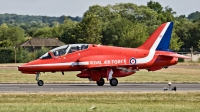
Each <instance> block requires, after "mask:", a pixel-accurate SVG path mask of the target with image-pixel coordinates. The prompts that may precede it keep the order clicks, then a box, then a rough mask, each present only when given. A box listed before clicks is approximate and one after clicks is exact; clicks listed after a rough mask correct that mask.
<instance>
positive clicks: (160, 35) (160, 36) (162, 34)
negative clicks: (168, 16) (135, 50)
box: [139, 22, 173, 51]
mask: <svg viewBox="0 0 200 112" xmlns="http://www.w3.org/2000/svg"><path fill="white" fill-rule="evenodd" d="M172 29H173V22H166V23H163V24H162V25H160V26H159V27H158V28H157V29H156V31H155V32H154V33H153V34H152V35H151V36H150V37H149V38H148V39H147V40H146V42H144V44H142V45H141V46H140V47H139V48H140V49H148V50H160V51H170V50H169V44H170V40H171V34H172Z"/></svg>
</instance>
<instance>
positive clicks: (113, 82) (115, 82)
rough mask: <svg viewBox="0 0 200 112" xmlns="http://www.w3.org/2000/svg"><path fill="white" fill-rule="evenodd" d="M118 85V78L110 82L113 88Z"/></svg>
mask: <svg viewBox="0 0 200 112" xmlns="http://www.w3.org/2000/svg"><path fill="white" fill-rule="evenodd" d="M117 84H118V80H117V79H116V78H112V79H111V80H110V85H111V86H117Z"/></svg>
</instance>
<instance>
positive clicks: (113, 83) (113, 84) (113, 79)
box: [96, 78, 118, 86]
mask: <svg viewBox="0 0 200 112" xmlns="http://www.w3.org/2000/svg"><path fill="white" fill-rule="evenodd" d="M96 83H97V85H98V86H103V85H104V84H105V80H104V79H103V78H101V79H100V80H99V81H97V82H96ZM117 84H118V80H117V79H116V78H112V79H110V85H111V86H117Z"/></svg>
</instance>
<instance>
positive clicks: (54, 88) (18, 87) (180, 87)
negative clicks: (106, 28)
mask: <svg viewBox="0 0 200 112" xmlns="http://www.w3.org/2000/svg"><path fill="white" fill-rule="evenodd" d="M174 86H176V87H177V91H200V84H172V86H171V88H172V87H174ZM164 87H166V88H169V86H168V84H142V83H141V84H132V83H127V84H118V86H116V87H113V86H110V85H109V84H105V85H104V86H97V85H96V84H82V83H81V84H44V85H43V86H38V85H37V84H0V92H151V91H160V92H162V91H163V89H164Z"/></svg>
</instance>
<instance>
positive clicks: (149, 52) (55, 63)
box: [18, 22, 190, 86]
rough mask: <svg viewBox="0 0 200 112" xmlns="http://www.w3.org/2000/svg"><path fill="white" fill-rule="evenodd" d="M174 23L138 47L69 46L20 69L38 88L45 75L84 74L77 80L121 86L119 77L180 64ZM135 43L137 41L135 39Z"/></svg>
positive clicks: (62, 47) (51, 52)
mask: <svg viewBox="0 0 200 112" xmlns="http://www.w3.org/2000/svg"><path fill="white" fill-rule="evenodd" d="M172 29H173V23H172V22H166V23H164V24H162V25H161V26H159V27H158V28H157V29H156V31H155V32H154V33H153V34H152V35H151V36H150V37H149V38H148V39H147V40H146V41H145V42H144V44H142V45H141V46H140V47H138V48H124V47H115V46H105V45H95V44H68V45H64V46H61V47H57V48H55V49H52V50H50V51H49V52H47V53H46V54H44V55H43V56H41V57H40V58H39V59H37V60H34V61H31V62H29V63H27V64H24V65H22V66H19V67H18V70H19V71H21V72H22V73H30V74H36V80H37V81H38V85H39V86H42V85H43V84H44V82H43V81H42V80H39V75H40V73H41V72H62V74H64V72H67V71H80V73H79V74H77V77H80V78H88V79H90V80H92V81H96V83H97V85H98V86H103V85H104V83H105V80H104V78H105V79H107V80H108V81H110V85H111V86H117V84H118V80H117V79H116V78H119V77H126V76H129V75H131V74H134V73H135V72H136V71H138V70H139V69H147V70H148V71H155V70H159V69H162V68H167V67H168V66H172V65H175V64H177V63H178V58H190V57H187V56H183V55H179V54H177V53H175V52H172V51H171V50H170V49H169V44H170V39H171V34H172ZM133 41H134V40H133Z"/></svg>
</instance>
